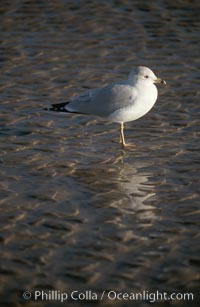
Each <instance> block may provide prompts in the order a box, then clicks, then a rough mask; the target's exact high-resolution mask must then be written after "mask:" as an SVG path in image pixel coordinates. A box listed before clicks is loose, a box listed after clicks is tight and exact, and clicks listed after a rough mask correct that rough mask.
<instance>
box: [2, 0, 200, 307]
mask: <svg viewBox="0 0 200 307" xmlns="http://www.w3.org/2000/svg"><path fill="white" fill-rule="evenodd" d="M0 7H1V36H0V37H1V53H0V61H1V81H0V88H1V132H0V136H1V158H0V159H1V160H0V162H1V169H0V179H1V183H0V186H1V208H2V209H1V222H0V227H1V234H0V241H1V250H2V252H1V305H2V306H21V305H23V306H24V300H23V298H22V293H23V292H24V291H25V290H28V291H30V292H31V293H33V292H34V291H35V290H40V289H43V290H46V291H47V290H59V291H62V292H67V293H71V291H73V290H78V291H83V292H84V291H86V290H92V291H95V292H96V293H98V295H100V294H101V293H102V291H103V290H106V291H108V290H115V291H117V292H122V293H125V292H128V293H130V292H141V291H149V292H156V291H157V290H158V291H160V292H164V291H165V292H168V293H171V292H176V293H184V292H191V293H193V294H194V301H190V302H189V304H188V302H186V301H184V300H181V301H176V302H173V301H166V302H164V301H163V302H162V303H161V302H157V303H154V305H155V306H172V305H173V306H176V305H178V306H197V305H198V297H197V293H198V290H199V200H200V197H199V184H200V179H199V147H200V146H199V111H200V108H199V76H200V75H199V68H200V67H199V66H200V65H199V12H198V10H199V8H200V5H199V2H198V1H183V0H182V1H176V2H174V3H172V1H161V0H160V1H154V2H153V4H152V3H151V2H150V1H149V2H148V1H128V0H127V1H58V0H57V1H49V2H48V1H2V2H1V5H0ZM140 64H142V65H146V66H148V67H150V68H152V69H153V70H154V72H155V73H156V75H158V76H159V77H162V78H163V79H166V81H167V86H165V87H163V86H159V89H158V90H159V98H158V102H157V104H156V106H155V107H154V108H153V110H151V112H150V113H149V114H148V115H146V116H145V117H144V118H141V119H139V120H138V121H136V122H131V123H127V124H126V125H125V137H126V141H127V142H130V143H134V144H135V148H132V149H129V150H125V151H123V150H121V148H120V146H119V144H118V138H119V131H118V129H119V127H118V125H117V124H110V123H106V122H104V121H99V119H97V118H95V117H83V116H80V115H68V116H63V115H59V114H53V113H50V112H45V111H43V110H42V108H43V107H47V106H49V105H50V104H51V103H55V102H62V101H65V100H67V99H69V98H70V97H71V96H72V95H74V94H77V93H81V92H83V91H85V90H86V89H88V88H95V87H99V86H102V85H104V84H106V83H109V82H113V81H116V80H120V79H125V78H126V77H127V75H128V73H129V71H130V70H131V68H132V67H135V66H137V65H140ZM91 303H92V301H91V300H90V301H82V300H79V301H74V300H73V299H71V300H68V301H67V306H74V305H75V306H83V305H85V306H88V305H89V304H91ZM148 303H149V302H148V301H137V302H136V301H134V306H146V305H147V304H148ZM178 303H179V304H178ZM93 304H99V305H100V306H113V305H116V306H132V305H133V302H131V301H126V300H121V301H120V300H113V301H112V300H109V299H104V300H103V301H100V300H99V299H98V301H93ZM26 305H27V306H32V305H34V306H57V305H58V306H60V305H62V304H61V303H59V302H58V301H57V302H55V301H54V302H53V301H43V302H41V301H39V302H34V301H33V300H30V301H27V303H26Z"/></svg>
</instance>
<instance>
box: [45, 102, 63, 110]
mask: <svg viewBox="0 0 200 307" xmlns="http://www.w3.org/2000/svg"><path fill="white" fill-rule="evenodd" d="M68 103H69V102H68V101H67V102H62V103H55V104H52V105H51V107H49V108H43V110H44V111H55V112H68V111H67V110H66V108H65V106H66V105H67V104H68Z"/></svg>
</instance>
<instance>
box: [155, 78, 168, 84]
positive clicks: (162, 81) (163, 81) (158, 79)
mask: <svg viewBox="0 0 200 307" xmlns="http://www.w3.org/2000/svg"><path fill="white" fill-rule="evenodd" d="M154 83H162V84H167V83H166V81H165V80H163V79H160V78H157V79H156V80H155V81H154Z"/></svg>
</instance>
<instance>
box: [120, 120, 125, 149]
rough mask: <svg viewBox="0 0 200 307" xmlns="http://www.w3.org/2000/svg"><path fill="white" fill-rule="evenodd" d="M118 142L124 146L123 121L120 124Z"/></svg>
mask: <svg viewBox="0 0 200 307" xmlns="http://www.w3.org/2000/svg"><path fill="white" fill-rule="evenodd" d="M120 143H121V144H122V146H123V147H125V146H126V142H125V138H124V123H121V124H120Z"/></svg>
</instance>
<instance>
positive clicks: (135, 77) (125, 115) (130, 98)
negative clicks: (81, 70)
mask: <svg viewBox="0 0 200 307" xmlns="http://www.w3.org/2000/svg"><path fill="white" fill-rule="evenodd" d="M156 83H162V84H166V81H165V80H163V79H160V78H157V77H156V75H155V74H154V73H153V71H152V70H151V69H150V68H148V67H144V66H139V67H137V68H135V69H134V70H133V71H131V73H130V74H129V76H128V79H127V80H125V81H119V82H116V83H112V84H108V85H106V86H103V87H100V88H97V89H92V90H88V91H86V92H85V93H83V94H81V95H77V96H74V97H72V99H71V100H69V101H67V102H63V103H58V104H52V106H51V107H50V108H48V109H46V110H50V111H57V112H61V113H78V114H84V115H95V116H98V117H101V118H103V119H105V120H107V121H110V122H116V123H119V124H120V143H121V145H122V147H126V146H129V145H128V144H126V142H125V137H124V123H126V122H129V121H134V120H136V119H138V118H140V117H142V116H143V115H145V114H146V113H148V112H149V111H150V110H151V108H152V107H153V106H154V104H155V102H156V100H157V97H158V90H157V87H156V86H155V84H156Z"/></svg>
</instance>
